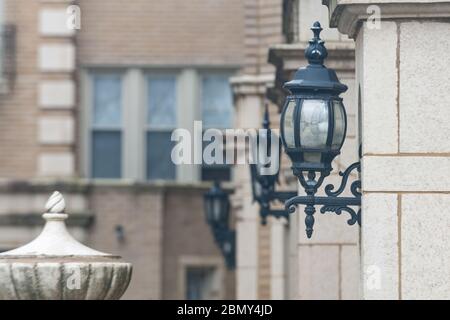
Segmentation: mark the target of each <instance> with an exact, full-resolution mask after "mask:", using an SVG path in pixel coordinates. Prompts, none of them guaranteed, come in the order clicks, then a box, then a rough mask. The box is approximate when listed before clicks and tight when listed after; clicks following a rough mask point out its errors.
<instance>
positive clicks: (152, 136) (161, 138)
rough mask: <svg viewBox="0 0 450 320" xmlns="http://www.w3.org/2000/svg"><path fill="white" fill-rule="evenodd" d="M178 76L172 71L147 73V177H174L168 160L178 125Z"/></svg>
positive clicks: (151, 178) (173, 165) (174, 173)
mask: <svg viewBox="0 0 450 320" xmlns="http://www.w3.org/2000/svg"><path fill="white" fill-rule="evenodd" d="M176 83H177V80H176V76H175V75H148V76H147V115H146V120H147V121H146V175H147V180H158V179H162V180H175V179H176V167H175V164H174V163H173V162H172V160H171V151H172V148H173V147H174V142H173V141H171V135H172V131H173V130H174V129H176V128H177V94H176V92H177V90H176V87H177V85H176Z"/></svg>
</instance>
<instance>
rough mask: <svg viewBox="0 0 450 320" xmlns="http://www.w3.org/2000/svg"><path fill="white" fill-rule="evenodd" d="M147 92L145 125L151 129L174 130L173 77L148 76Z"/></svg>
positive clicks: (174, 88)
mask: <svg viewBox="0 0 450 320" xmlns="http://www.w3.org/2000/svg"><path fill="white" fill-rule="evenodd" d="M147 92H148V100H147V102H148V104H147V105H148V108H147V124H148V125H149V126H150V127H151V128H175V127H176V125H177V115H176V104H177V102H176V78H175V76H171V75H159V76H149V77H148V90H147Z"/></svg>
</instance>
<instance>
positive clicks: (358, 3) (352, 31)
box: [322, 0, 450, 39]
mask: <svg viewBox="0 0 450 320" xmlns="http://www.w3.org/2000/svg"><path fill="white" fill-rule="evenodd" d="M322 4H324V5H326V6H327V7H328V11H329V18H330V27H335V28H338V30H339V32H341V33H343V34H347V35H348V36H349V37H350V38H353V39H355V38H356V35H357V34H358V31H359V28H360V26H361V22H362V21H363V20H366V19H367V18H368V17H369V16H370V14H368V13H367V7H368V6H370V5H377V6H379V8H380V11H381V19H382V20H393V19H436V18H449V17H450V1H447V0H417V1H414V0H397V1H390V0H322Z"/></svg>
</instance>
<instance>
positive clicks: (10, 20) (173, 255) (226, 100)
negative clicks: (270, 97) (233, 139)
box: [0, 0, 244, 299]
mask: <svg viewBox="0 0 450 320" xmlns="http://www.w3.org/2000/svg"><path fill="white" fill-rule="evenodd" d="M71 5H78V6H79V11H78V8H77V7H70V6H71ZM0 12H1V17H0V18H1V25H2V33H1V35H2V36H1V48H2V54H1V64H0V65H1V69H0V71H1V96H0V177H1V178H2V181H1V186H0V250H8V249H11V248H13V247H16V246H18V245H20V244H23V243H25V242H27V241H29V240H31V239H32V238H33V237H34V236H35V235H36V234H35V233H36V232H38V230H39V229H40V227H39V226H40V225H41V224H42V223H43V221H42V219H41V218H40V214H41V213H42V210H43V205H44V203H45V200H46V198H47V197H48V195H49V192H51V191H52V190H54V189H57V190H59V191H61V192H62V193H63V194H64V195H65V197H66V201H67V204H68V211H70V212H71V213H72V215H71V219H70V221H69V223H70V224H71V228H72V231H73V232H74V234H76V235H77V237H78V238H79V239H80V240H82V241H83V242H85V243H87V244H89V245H92V246H93V247H96V248H99V249H100V250H104V251H106V252H114V253H117V254H119V255H121V256H123V257H124V258H125V259H126V260H127V261H130V262H132V263H133V264H134V274H133V279H132V282H131V285H130V288H129V290H128V291H127V293H126V296H125V298H140V299H185V298H188V299H205V298H209V299H214V298H230V299H232V298H234V297H235V293H234V292H235V291H234V282H235V281H234V274H233V272H231V271H228V270H227V269H226V268H225V266H224V262H223V259H222V256H221V254H220V252H219V250H218V249H217V248H216V246H215V244H214V241H213V238H212V236H211V232H210V230H209V228H208V226H207V224H206V222H205V220H204V213H203V193H204V192H205V190H207V188H208V187H209V186H210V183H207V182H205V181H208V180H212V179H215V178H220V179H223V180H230V179H231V178H230V177H231V171H230V168H229V167H224V166H215V167H214V166H175V165H174V164H173V163H172V162H171V160H170V152H171V148H172V146H173V143H172V142H171V141H170V136H171V133H172V130H173V129H175V128H180V127H181V128H184V127H185V128H191V127H192V125H193V121H194V120H202V121H203V123H204V126H206V127H219V128H229V127H232V121H233V113H234V110H233V102H232V93H231V87H230V84H229V78H230V77H231V76H232V75H233V74H235V73H236V72H237V71H238V70H239V69H240V67H241V66H242V64H243V56H244V20H243V4H242V2H241V1H239V0H231V1H230V0H227V1H209V0H193V1H189V2H186V1H181V0H171V1H147V0H139V1H129V2H124V1H120V0H112V1H107V2H105V1H101V0H80V1H64V0H61V1H57V0H43V1H28V0H19V1H18V0H1V1H0ZM78 14H80V16H78ZM77 18H81V19H80V21H81V24H80V29H79V30H73V29H70V28H68V27H67V22H69V23H74V25H76V22H77V21H76V19H77ZM74 19H75V20H74ZM206 93H208V94H206ZM17 204H19V205H17Z"/></svg>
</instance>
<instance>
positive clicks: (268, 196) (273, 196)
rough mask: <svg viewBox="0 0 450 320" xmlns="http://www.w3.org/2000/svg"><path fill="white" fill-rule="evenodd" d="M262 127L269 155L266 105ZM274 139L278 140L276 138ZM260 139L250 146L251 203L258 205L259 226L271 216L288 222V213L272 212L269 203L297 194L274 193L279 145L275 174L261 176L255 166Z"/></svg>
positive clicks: (288, 192)
mask: <svg viewBox="0 0 450 320" xmlns="http://www.w3.org/2000/svg"><path fill="white" fill-rule="evenodd" d="M262 126H263V129H265V130H266V131H265V139H267V143H266V147H267V149H268V150H269V153H271V150H272V148H271V139H272V132H271V130H270V120H269V110H268V104H266V106H265V112H264V120H263V125H262ZM276 137H277V138H278V139H279V137H278V136H276ZM260 138H262V137H261V136H260V135H258V136H257V137H256V141H255V143H254V144H253V146H252V147H254V148H252V152H253V157H254V160H256V161H253V163H250V176H251V183H252V194H253V201H256V202H258V204H259V205H260V210H259V214H260V217H261V224H262V225H266V224H267V217H268V216H273V217H276V218H286V219H287V220H289V213H288V212H287V211H286V210H273V209H271V208H270V203H271V202H272V201H280V202H283V203H284V202H285V201H286V200H288V199H290V198H292V197H294V196H296V195H297V192H294V191H275V186H276V184H277V183H278V181H279V180H278V179H279V174H280V159H281V143H279V144H278V145H279V148H278V154H277V157H278V159H277V161H278V168H277V170H276V172H275V173H274V174H273V175H268V174H261V172H260V167H259V165H258V164H257V162H258V161H259V159H258V156H257V153H258V150H259V147H261V146H260ZM255 162H256V163H255Z"/></svg>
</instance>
